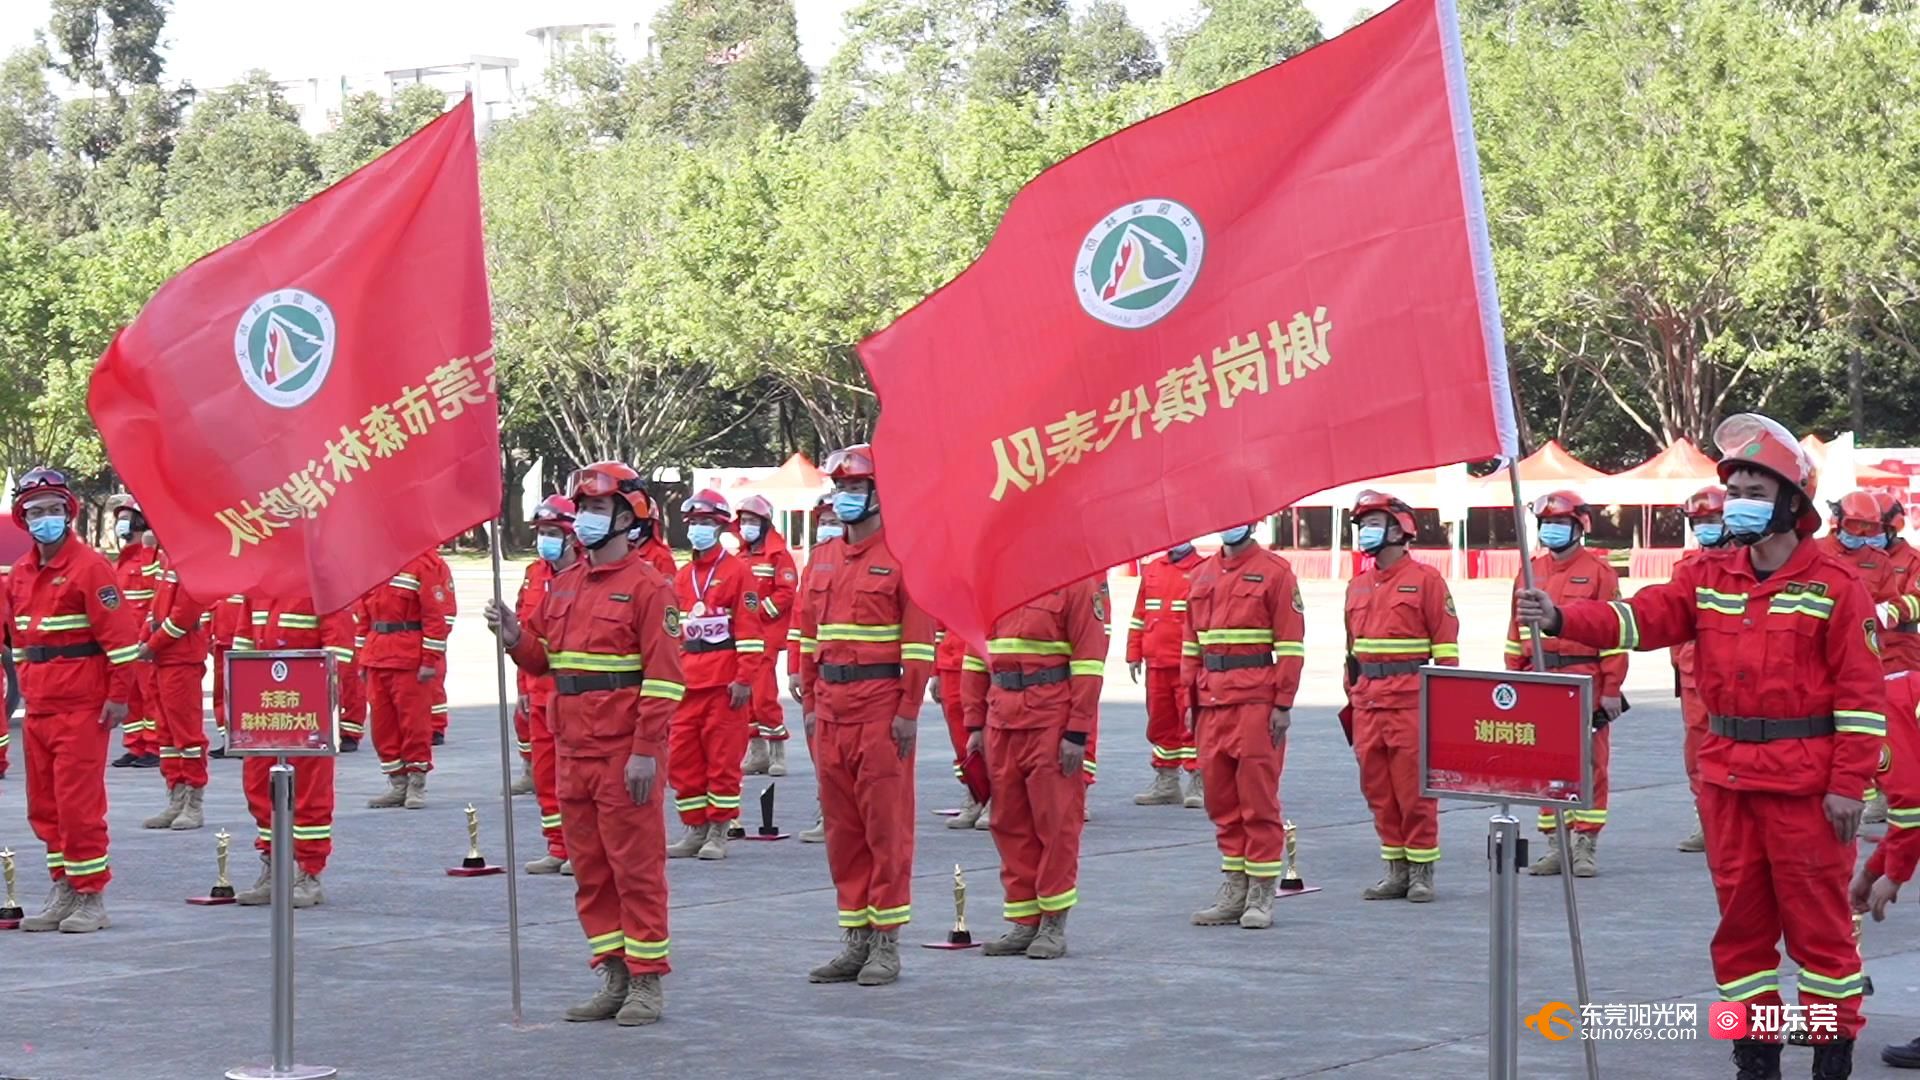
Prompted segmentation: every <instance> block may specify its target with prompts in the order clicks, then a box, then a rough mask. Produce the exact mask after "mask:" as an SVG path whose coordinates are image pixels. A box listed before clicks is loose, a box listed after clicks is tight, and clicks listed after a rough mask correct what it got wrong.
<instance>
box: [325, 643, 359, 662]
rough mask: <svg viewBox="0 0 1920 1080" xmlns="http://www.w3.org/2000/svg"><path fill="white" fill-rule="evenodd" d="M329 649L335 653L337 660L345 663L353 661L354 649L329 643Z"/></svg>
mask: <svg viewBox="0 0 1920 1080" xmlns="http://www.w3.org/2000/svg"><path fill="white" fill-rule="evenodd" d="M327 651H328V652H330V653H332V654H333V658H334V659H335V660H338V661H340V662H341V663H343V664H351V663H353V650H352V649H349V648H347V647H346V646H344V645H329V646H327Z"/></svg>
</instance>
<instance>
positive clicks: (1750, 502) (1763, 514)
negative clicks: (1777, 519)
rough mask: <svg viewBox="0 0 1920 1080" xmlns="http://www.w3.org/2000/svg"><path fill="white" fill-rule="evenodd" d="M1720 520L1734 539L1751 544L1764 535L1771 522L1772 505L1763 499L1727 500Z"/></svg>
mask: <svg viewBox="0 0 1920 1080" xmlns="http://www.w3.org/2000/svg"><path fill="white" fill-rule="evenodd" d="M1720 519H1721V520H1722V521H1724V522H1725V523H1726V526H1727V531H1728V532H1730V533H1732V534H1733V536H1734V539H1736V540H1738V539H1745V540H1747V541H1749V542H1751V541H1753V540H1756V539H1758V538H1760V537H1762V536H1765V535H1766V533H1767V526H1768V525H1770V524H1772V522H1773V504H1772V503H1770V502H1768V501H1767V500H1765V499H1728V500H1727V505H1726V508H1725V509H1723V510H1722V511H1721V512H1720Z"/></svg>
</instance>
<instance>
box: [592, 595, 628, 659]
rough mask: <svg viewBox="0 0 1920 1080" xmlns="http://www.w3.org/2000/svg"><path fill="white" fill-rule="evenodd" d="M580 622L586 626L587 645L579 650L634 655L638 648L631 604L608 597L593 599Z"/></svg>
mask: <svg viewBox="0 0 1920 1080" xmlns="http://www.w3.org/2000/svg"><path fill="white" fill-rule="evenodd" d="M586 616H587V617H586V618H585V619H584V620H582V623H583V624H584V626H585V627H586V631H587V633H586V638H587V640H586V642H585V645H586V648H585V649H584V650H582V651H585V652H591V653H599V654H603V655H610V656H633V655H635V654H637V653H639V651H640V638H639V635H638V634H636V633H635V632H634V629H633V604H632V602H622V601H618V600H613V599H610V598H607V597H601V598H600V599H598V600H596V601H594V603H593V606H592V608H590V609H589V610H588V611H587V612H586Z"/></svg>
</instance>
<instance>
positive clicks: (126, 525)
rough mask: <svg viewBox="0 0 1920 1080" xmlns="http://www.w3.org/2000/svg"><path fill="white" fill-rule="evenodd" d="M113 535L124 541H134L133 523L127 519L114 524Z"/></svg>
mask: <svg viewBox="0 0 1920 1080" xmlns="http://www.w3.org/2000/svg"><path fill="white" fill-rule="evenodd" d="M113 534H114V535H115V536H118V537H119V538H120V539H122V540H129V539H132V537H133V522H131V521H128V520H127V519H126V518H121V519H120V520H119V521H116V522H114V523H113Z"/></svg>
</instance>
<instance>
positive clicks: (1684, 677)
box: [1669, 548, 1727, 690]
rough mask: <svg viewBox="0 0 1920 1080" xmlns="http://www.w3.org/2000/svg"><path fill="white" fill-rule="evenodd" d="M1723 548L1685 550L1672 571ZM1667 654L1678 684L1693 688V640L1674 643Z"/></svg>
mask: <svg viewBox="0 0 1920 1080" xmlns="http://www.w3.org/2000/svg"><path fill="white" fill-rule="evenodd" d="M1725 550H1727V549H1726V548H1695V549H1694V550H1692V551H1689V552H1687V553H1686V555H1684V556H1682V557H1681V559H1680V561H1679V562H1677V563H1675V564H1673V572H1674V573H1676V574H1677V573H1679V572H1680V567H1682V566H1685V565H1686V564H1687V563H1690V562H1692V561H1693V560H1695V559H1698V558H1702V557H1704V556H1706V555H1707V554H1709V553H1711V552H1715V551H1725ZM1669 655H1670V656H1672V658H1673V670H1674V674H1675V676H1676V677H1677V678H1678V679H1679V681H1680V686H1681V687H1683V688H1685V689H1687V690H1691V689H1693V687H1694V682H1693V642H1691V641H1683V642H1681V643H1680V644H1678V645H1675V646H1674V647H1673V649H1672V650H1671V651H1670V653H1669Z"/></svg>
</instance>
